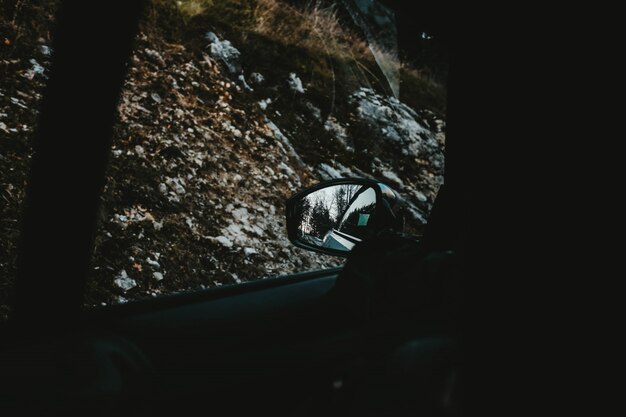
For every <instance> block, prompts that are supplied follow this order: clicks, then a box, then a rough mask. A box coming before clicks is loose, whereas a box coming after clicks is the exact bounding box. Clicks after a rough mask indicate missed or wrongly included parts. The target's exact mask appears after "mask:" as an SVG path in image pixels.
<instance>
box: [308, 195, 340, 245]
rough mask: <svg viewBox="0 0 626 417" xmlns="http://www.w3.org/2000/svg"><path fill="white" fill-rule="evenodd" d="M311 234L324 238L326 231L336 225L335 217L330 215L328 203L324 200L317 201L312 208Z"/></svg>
mask: <svg viewBox="0 0 626 417" xmlns="http://www.w3.org/2000/svg"><path fill="white" fill-rule="evenodd" d="M310 225H311V234H313V235H315V236H317V237H319V238H323V237H324V235H325V234H326V232H328V231H329V230H330V229H332V227H333V226H334V221H333V218H332V217H331V215H330V210H329V208H328V205H326V204H324V202H322V201H319V200H318V201H317V202H316V203H315V205H314V206H313V210H311V219H310Z"/></svg>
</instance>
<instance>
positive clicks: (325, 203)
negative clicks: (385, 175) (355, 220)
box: [294, 184, 363, 239]
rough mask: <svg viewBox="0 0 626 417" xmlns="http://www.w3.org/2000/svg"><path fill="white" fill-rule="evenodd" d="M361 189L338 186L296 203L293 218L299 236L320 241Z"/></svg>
mask: <svg viewBox="0 0 626 417" xmlns="http://www.w3.org/2000/svg"><path fill="white" fill-rule="evenodd" d="M362 188H363V186H362V185H355V184H338V185H334V186H332V187H328V188H323V189H321V190H318V191H315V192H313V193H311V194H309V195H307V196H306V197H304V198H303V199H302V200H300V201H298V203H297V204H296V208H295V213H294V216H295V218H296V219H297V221H298V222H299V225H298V231H299V232H300V235H313V236H316V237H318V238H320V239H322V238H323V237H324V235H325V234H326V232H328V231H329V230H330V229H331V228H333V227H334V226H335V224H336V223H337V222H338V221H339V220H340V219H341V217H342V216H343V214H344V213H345V212H346V210H347V209H348V206H349V205H350V203H351V202H352V200H353V199H354V197H355V196H356V195H357V193H358V191H359V190H361V189H362Z"/></svg>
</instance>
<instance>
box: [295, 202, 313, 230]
mask: <svg viewBox="0 0 626 417" xmlns="http://www.w3.org/2000/svg"><path fill="white" fill-rule="evenodd" d="M311 208H312V207H311V202H310V201H309V200H308V199H307V198H303V199H302V200H300V201H298V204H296V210H295V213H294V214H295V218H296V219H297V221H299V222H300V224H299V225H298V230H299V231H300V235H306V234H309V233H310V231H309V229H310V220H309V219H310V217H311Z"/></svg>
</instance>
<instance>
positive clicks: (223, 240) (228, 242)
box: [215, 236, 233, 248]
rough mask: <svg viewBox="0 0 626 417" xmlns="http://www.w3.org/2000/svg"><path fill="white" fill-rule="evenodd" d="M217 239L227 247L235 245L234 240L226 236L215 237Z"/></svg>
mask: <svg viewBox="0 0 626 417" xmlns="http://www.w3.org/2000/svg"><path fill="white" fill-rule="evenodd" d="M215 240H217V241H218V242H219V243H220V244H222V246H224V247H226V248H232V247H233V242H232V241H231V240H230V239H229V238H227V237H226V236H218V237H216V238H215Z"/></svg>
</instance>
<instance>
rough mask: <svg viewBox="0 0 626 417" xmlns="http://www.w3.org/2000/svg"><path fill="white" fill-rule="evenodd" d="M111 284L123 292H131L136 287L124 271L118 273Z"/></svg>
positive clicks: (135, 283)
mask: <svg viewBox="0 0 626 417" xmlns="http://www.w3.org/2000/svg"><path fill="white" fill-rule="evenodd" d="M113 282H114V283H115V285H117V286H118V287H120V288H121V289H123V290H124V291H128V290H131V289H133V288H135V287H136V286H137V282H135V280H134V279H132V278H131V277H129V276H128V275H127V274H126V270H124V269H122V270H121V271H120V273H119V274H118V275H117V277H116V278H115V280H114V281H113Z"/></svg>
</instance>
